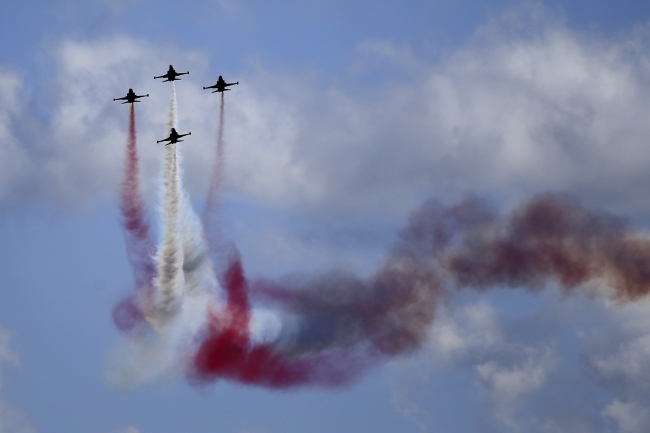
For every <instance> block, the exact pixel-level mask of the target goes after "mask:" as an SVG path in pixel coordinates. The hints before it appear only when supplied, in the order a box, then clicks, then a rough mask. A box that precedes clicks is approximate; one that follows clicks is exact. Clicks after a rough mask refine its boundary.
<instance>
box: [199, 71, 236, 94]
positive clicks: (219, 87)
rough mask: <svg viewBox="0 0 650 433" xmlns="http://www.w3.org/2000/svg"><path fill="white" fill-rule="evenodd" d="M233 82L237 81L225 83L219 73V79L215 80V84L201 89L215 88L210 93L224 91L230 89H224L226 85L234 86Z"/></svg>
mask: <svg viewBox="0 0 650 433" xmlns="http://www.w3.org/2000/svg"><path fill="white" fill-rule="evenodd" d="M235 84H239V81H237V82H236V83H226V82H225V81H224V79H223V77H222V76H221V75H219V79H218V80H217V84H215V85H214V86H208V87H204V88H203V90H206V89H216V90H215V91H214V92H212V93H217V92H225V91H227V90H230V89H226V87H228V86H234V85H235Z"/></svg>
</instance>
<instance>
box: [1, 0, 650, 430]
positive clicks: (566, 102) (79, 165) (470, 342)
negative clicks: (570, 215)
mask: <svg viewBox="0 0 650 433" xmlns="http://www.w3.org/2000/svg"><path fill="white" fill-rule="evenodd" d="M5 3H6V4H4V5H3V6H2V8H1V10H2V13H1V14H0V39H1V40H2V41H3V50H2V51H1V52H0V238H1V239H2V244H3V246H4V248H3V249H2V252H0V275H2V276H3V277H4V278H3V279H2V289H1V291H0V433H16V432H36V431H38V432H55V433H56V432H68V431H81V432H93V433H95V432H97V433H154V432H156V433H172V432H178V431H188V432H197V433H198V432H220V433H222V432H223V433H225V432H227V433H279V432H283V433H291V432H304V431H309V432H331V431H337V432H358V431H373V432H377V433H381V432H395V431H404V432H426V431H431V432H438V431H444V432H451V433H455V432H485V431H494V432H503V431H506V432H516V431H533V432H583V431H584V432H621V433H624V432H645V431H648V428H650V410H648V407H650V381H648V379H647V378H648V377H650V375H648V373H650V371H649V367H648V366H650V355H649V354H650V337H649V336H650V320H648V318H647V317H646V316H647V311H648V309H649V308H650V304H648V302H647V301H645V300H641V301H639V302H636V303H634V304H624V305H621V304H619V303H617V302H614V301H612V300H611V298H608V297H607V296H605V295H603V296H601V295H602V292H601V291H599V290H601V289H602V288H598V287H597V288H594V287H590V288H587V289H588V290H586V292H587V294H584V293H581V294H576V295H573V296H569V297H566V296H564V295H563V294H562V292H561V290H560V289H559V288H558V287H556V285H554V284H550V285H549V287H547V288H546V289H545V290H543V291H542V292H540V293H537V294H530V293H528V292H527V291H525V290H510V289H497V290H494V291H491V292H486V293H478V292H474V291H471V290H462V291H460V292H458V293H454V294H453V296H449V297H448V298H447V299H445V301H444V302H442V303H441V305H440V306H439V307H438V310H437V312H436V319H435V320H434V321H433V323H432V324H431V329H430V330H429V333H428V334H429V335H430V337H429V338H428V339H427V341H426V344H424V345H423V347H422V348H421V350H419V351H417V352H416V353H412V354H409V355H401V356H398V357H395V358H393V359H391V360H389V361H387V362H385V363H383V364H381V365H380V366H378V367H376V368H374V369H371V370H370V371H369V372H367V373H366V374H365V375H364V376H363V377H362V378H361V379H360V380H359V381H358V382H357V383H355V384H353V385H351V386H349V387H346V388H343V389H335V390H323V389H318V388H307V389H299V390H291V391H281V392H278V391H269V390H266V389H259V388H256V387H254V386H244V385H239V384H237V383H231V382H227V381H219V382H217V383H216V384H214V385H212V386H209V387H206V388H200V387H198V388H197V387H194V386H191V385H190V384H188V383H187V381H186V380H185V379H184V378H183V375H182V374H174V372H166V373H165V374H162V375H161V376H160V377H156V378H155V379H154V380H151V381H148V382H147V381H143V382H145V383H139V382H138V383H137V384H136V385H137V386H134V387H133V389H130V390H128V391H124V390H119V389H116V387H115V384H114V383H113V382H112V381H111V380H110V377H111V374H110V371H111V368H112V367H111V362H112V359H113V358H112V357H113V356H114V355H113V354H114V353H120V352H119V351H117V352H116V349H115V348H116V347H118V346H119V345H120V344H122V342H123V338H124V337H123V336H122V335H121V334H120V333H119V332H118V331H117V330H116V328H115V326H114V324H113V323H112V320H111V311H112V308H113V305H114V304H115V302H116V301H117V300H118V299H120V298H121V297H122V296H124V295H125V294H126V293H128V292H129V291H130V290H131V289H132V276H131V271H130V269H129V264H128V261H127V257H126V250H125V244H124V237H123V233H122V229H121V227H120V223H119V221H120V216H119V209H118V202H117V199H118V186H119V182H120V180H121V172H122V167H123V155H124V146H125V143H126V134H127V128H128V125H127V122H128V113H127V109H126V108H125V107H124V106H122V105H119V104H117V103H113V101H112V100H111V98H114V97H119V96H122V95H123V94H124V93H125V91H126V90H127V89H128V88H129V87H133V88H134V90H135V91H136V92H137V93H150V94H151V97H150V98H148V99H147V100H145V101H143V103H142V104H140V105H138V106H137V110H138V111H137V116H138V140H139V141H138V143H139V152H140V155H141V164H142V183H143V189H144V192H145V197H146V200H147V204H148V206H149V208H150V210H151V216H152V218H153V219H154V221H157V218H158V217H157V209H158V208H157V206H158V189H159V180H158V178H159V172H160V156H161V153H160V149H159V148H158V147H156V146H155V143H154V140H155V139H161V138H163V136H164V134H165V132H166V121H167V110H168V104H169V89H168V86H166V85H163V84H161V83H160V82H158V80H157V81H156V82H154V81H153V80H152V79H151V77H152V76H153V75H159V74H162V73H164V71H165V70H166V68H167V66H168V65H169V64H170V63H172V64H174V65H175V66H176V67H177V70H179V71H180V70H187V69H189V70H190V71H191V74H190V75H189V76H187V77H185V78H183V81H181V82H180V83H179V84H178V86H177V91H178V104H179V108H178V117H179V125H180V128H181V129H183V130H191V131H192V136H191V140H190V139H188V140H187V142H186V143H185V146H184V147H183V169H184V182H185V186H186V188H187V190H188V192H189V194H190V196H191V198H192V203H193V205H194V207H195V209H196V210H197V212H200V211H201V210H202V207H203V204H204V203H203V202H204V199H203V197H204V196H205V194H206V190H207V186H208V179H209V176H210V167H211V162H210V161H211V160H212V152H213V151H214V143H215V140H216V131H217V119H218V109H219V107H218V97H215V96H216V95H212V94H208V93H207V92H204V91H203V90H202V89H201V86H207V85H211V84H213V83H214V81H215V80H216V77H217V76H218V75H224V77H225V79H226V80H227V81H240V85H239V86H236V87H235V88H233V91H232V92H230V93H229V94H228V95H227V98H226V99H227V105H226V136H225V137H226V140H225V143H226V149H227V150H226V152H227V158H226V161H227V162H226V184H225V185H226V189H225V191H226V193H225V216H224V226H225V230H226V233H227V234H228V236H229V237H230V238H232V239H233V240H234V241H235V243H236V244H237V245H238V247H239V249H240V251H241V253H242V258H243V261H244V266H245V269H246V272H247V274H249V275H251V276H260V275H261V276H269V277H279V276H282V275H284V274H287V273H299V274H305V275H311V274H312V273H315V272H316V273H317V272H321V271H325V270H327V269H330V268H345V269H347V270H349V271H351V272H353V273H356V274H358V275H361V276H365V275H369V274H371V273H372V272H373V271H374V270H375V269H376V268H377V267H378V266H379V265H380V264H381V262H382V260H383V259H384V258H385V254H386V251H387V248H388V247H389V245H390V244H391V242H393V241H394V240H395V236H396V234H395V233H396V231H397V230H399V228H400V227H403V226H404V225H405V224H406V221H407V218H408V215H409V214H410V212H411V211H412V210H413V209H414V208H416V207H417V206H418V205H419V204H420V203H421V202H422V201H423V200H425V199H427V198H429V197H437V198H439V199H440V200H441V201H442V202H444V203H454V202H456V201H458V200H459V199H461V198H463V197H466V196H474V197H476V196H478V197H482V198H484V199H486V200H487V201H488V202H490V203H492V204H494V205H495V206H497V207H499V208H503V209H511V208H512V207H514V206H516V204H517V203H520V202H521V201H523V200H526V199H527V198H528V197H530V196H531V195H533V194H535V193H538V192H545V191H552V192H561V193H568V194H571V195H573V196H576V197H577V198H578V199H579V200H581V201H582V202H583V203H585V205H586V206H588V207H590V208H596V209H600V210H603V211H607V212H612V213H615V214H617V215H621V216H623V217H625V218H629V219H630V220H632V221H634V222H635V223H636V224H638V225H640V226H641V227H646V228H647V227H648V222H649V221H650V211H649V209H650V200H649V199H648V195H647V190H648V188H647V186H648V185H649V184H650V175H649V174H648V170H647V166H648V163H650V150H648V149H649V148H648V146H647V143H648V138H649V137H650V127H648V125H647V120H646V119H647V113H648V112H649V110H650V103H649V102H648V101H650V98H649V97H650V66H648V65H650V27H649V26H650V24H649V19H650V4H648V3H647V2H641V1H623V2H611V1H605V0H599V1H586V0H580V1H557V2H516V1H505V0H504V1H500V0H499V1H490V2H479V1H464V0H461V1H447V0H439V1H430V2H424V1H409V2H401V3H397V2H392V3H391V2H361V1H346V2H343V1H326V2H325V1H312V2H296V1H281V2H271V3H269V2H263V1H233V0H214V1H187V2H183V3H180V2H179V3H173V2H166V3H156V2H149V1H145V0H133V1H129V0H117V1H109V0H97V1H92V2H81V1H76V0H66V1H53V2H33V1H24V2H5ZM152 143H153V144H152ZM141 368H143V369H145V370H146V369H147V368H148V366H147V365H143V366H141ZM151 368H152V369H153V368H156V367H155V366H151Z"/></svg>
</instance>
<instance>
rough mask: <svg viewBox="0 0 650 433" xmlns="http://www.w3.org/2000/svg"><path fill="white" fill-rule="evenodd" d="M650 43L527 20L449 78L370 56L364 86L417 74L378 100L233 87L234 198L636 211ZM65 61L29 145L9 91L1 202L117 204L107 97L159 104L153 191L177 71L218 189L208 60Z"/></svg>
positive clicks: (142, 109) (255, 77)
mask: <svg viewBox="0 0 650 433" xmlns="http://www.w3.org/2000/svg"><path fill="white" fill-rule="evenodd" d="M648 38H649V37H648V32H647V31H646V30H645V29H641V30H640V31H638V32H633V33H630V34H629V35H628V36H623V37H619V38H616V39H607V38H605V37H601V36H595V35H592V34H586V33H580V32H576V31H574V30H571V29H569V28H568V27H567V26H566V24H565V23H564V22H563V21H562V19H560V18H558V17H556V16H554V15H552V14H549V13H548V12H546V11H544V10H543V9H541V8H539V7H535V6H530V5H529V6H526V7H520V8H516V9H514V10H513V11H510V12H509V13H507V14H505V15H502V16H500V17H497V18H495V19H494V20H493V21H491V22H489V23H488V24H487V25H485V26H483V27H481V28H479V29H478V30H477V31H476V33H475V35H474V36H473V37H472V38H471V39H470V40H469V41H468V43H467V44H466V45H465V46H463V47H461V48H460V49H458V50H456V51H455V52H452V53H450V54H449V55H448V56H446V57H445V58H443V59H442V60H440V61H439V62H438V63H436V64H430V63H427V62H425V61H423V60H422V59H418V58H416V57H415V55H414V54H413V53H412V52H411V50H410V49H409V47H408V46H400V45H395V44H393V43H391V42H390V41H367V42H364V43H362V44H360V46H359V51H358V53H359V58H358V59H355V60H354V61H353V64H354V68H355V69H363V68H367V69H369V70H371V69H372V68H374V67H376V64H377V61H381V62H383V64H386V65H395V66H396V67H403V69H404V70H407V71H409V72H408V73H407V77H408V79H407V80H402V81H398V80H392V79H390V78H387V79H386V80H387V81H386V82H384V83H382V85H381V88H380V90H378V91H377V92H376V93H373V94H372V95H370V96H369V95H368V94H367V93H363V92H361V93H360V92H355V90H354V88H353V86H350V87H351V88H344V87H342V85H340V84H333V85H331V86H329V87H324V86H323V85H322V84H321V83H319V82H315V81H314V80H313V79H311V78H309V77H308V76H306V75H301V74H299V73H298V74H296V73H292V72H287V71H268V70H265V69H264V68H262V67H258V68H257V69H253V71H252V72H248V73H246V74H237V75H238V76H237V77H234V76H233V77H232V79H236V80H239V81H240V82H241V85H240V86H238V87H237V88H236V89H235V90H236V92H231V93H229V94H228V95H227V97H226V98H227V107H226V112H227V113H226V141H227V153H228V159H227V172H228V174H227V179H228V182H229V184H230V191H232V192H233V193H235V194H237V195H238V197H240V198H243V199H244V200H246V199H248V200H254V201H258V202H261V203H266V204H272V205H273V206H280V207H282V206H293V207H294V208H299V209H301V210H309V209H311V210H319V211H323V210H328V211H331V210H336V209H342V210H345V211H352V212H362V213H364V212H366V213H367V212H375V211H378V210H380V211H383V212H385V213H397V214H399V215H403V214H404V213H405V212H407V210H408V209H410V208H412V207H413V206H414V205H416V204H417V203H418V202H419V201H420V200H421V199H422V197H424V196H428V195H432V194H435V195H439V196H442V197H447V198H455V197H456V196H458V195H463V194H467V193H480V194H487V195H490V196H493V197H498V198H501V199H505V200H512V199H516V198H520V197H521V196H524V195H528V194H530V193H532V192H536V191H541V190H563V191H570V192H572V193H575V194H578V195H580V196H581V197H582V198H583V199H585V200H586V201H587V202H588V203H594V202H598V203H599V204H601V205H605V206H607V207H611V208H619V209H625V210H631V211H639V210H640V209H644V208H645V207H647V204H648V203H647V200H646V199H645V198H644V197H645V194H643V192H644V191H643V185H645V184H646V183H647V182H648V181H649V180H650V179H649V178H648V176H650V175H649V174H648V173H647V170H645V167H646V166H647V165H648V162H650V150H649V149H648V147H647V146H646V142H645V137H646V136H647V135H648V133H649V132H650V131H649V130H648V128H650V127H649V126H648V125H647V122H645V113H647V112H648V109H650V102H648V101H650V98H648V96H649V94H650V81H649V78H650V66H649V65H650V56H649V51H648V48H647V47H648ZM53 55H54V57H55V62H56V78H55V84H56V86H57V88H58V91H57V92H56V97H55V98H54V99H53V101H52V104H53V107H52V113H53V114H52V117H51V119H50V121H49V122H47V124H46V125H44V126H43V134H42V135H41V136H39V137H31V138H30V137H28V138H29V139H30V140H31V141H33V143H30V145H29V146H28V145H26V144H25V143H22V144H23V145H22V146H21V145H20V144H21V142H20V141H17V140H19V139H18V138H16V137H15V132H14V129H15V128H13V124H12V121H11V119H12V116H23V117H24V116H28V115H29V113H25V111H24V107H21V103H20V102H16V101H17V98H16V95H17V92H18V91H19V90H18V89H20V85H21V84H20V78H19V77H18V76H17V75H16V74H12V73H8V74H5V75H6V77H5V78H4V79H3V80H0V84H1V85H2V86H3V87H5V88H6V90H7V91H6V92H3V93H4V94H5V95H7V96H4V97H6V98H9V102H8V103H6V104H3V113H4V114H3V113H0V126H1V127H0V132H1V133H2V134H4V135H5V136H7V137H9V138H10V139H9V140H3V146H5V147H6V149H4V150H3V151H4V152H9V154H10V156H11V160H12V161H15V162H16V164H12V167H11V168H12V170H8V171H4V170H3V176H4V179H3V181H2V184H3V185H4V191H11V190H12V189H13V187H14V186H15V185H22V184H26V182H25V177H28V178H30V177H31V178H37V179H38V182H36V183H37V186H33V185H32V188H33V189H38V188H40V189H41V192H42V191H46V192H47V194H48V195H53V196H59V197H64V198H65V199H66V200H68V201H70V202H78V201H93V200H97V199H98V198H101V197H107V196H111V195H112V194H113V191H114V189H115V184H116V183H117V176H118V175H117V173H118V171H119V170H118V168H119V166H120V163H121V159H122V153H121V144H122V142H124V140H125V134H126V132H125V130H126V126H125V125H126V114H125V113H123V111H125V110H120V108H122V107H118V106H117V105H118V104H116V103H113V102H112V100H111V98H113V97H116V96H121V95H122V94H123V93H124V92H125V91H126V90H127V88H128V87H134V88H135V89H136V91H138V92H149V93H151V94H152V97H151V98H149V99H148V100H145V101H144V102H143V103H142V104H139V105H138V116H139V118H138V124H139V132H140V134H141V141H140V142H141V143H142V144H141V147H142V155H143V163H144V166H145V168H144V170H145V178H151V177H154V176H155V173H156V170H157V166H156V163H155V161H157V151H158V150H157V148H156V146H155V144H151V143H153V140H154V139H155V138H160V137H162V136H163V135H164V121H165V120H164V119H165V113H164V111H165V109H166V101H167V99H168V93H169V92H168V89H167V86H165V85H163V84H161V83H159V82H154V81H153V80H152V77H153V75H154V74H159V73H162V71H163V70H164V69H165V68H166V66H167V65H168V64H169V63H170V60H169V59H172V61H171V62H172V63H177V66H178V67H179V68H182V69H186V68H189V69H190V70H191V72H192V73H191V74H190V75H189V76H187V77H185V78H183V81H182V82H181V83H180V84H179V89H178V94H179V113H180V119H179V121H180V123H179V126H180V127H181V129H183V130H185V129H188V130H192V134H193V135H192V137H191V138H192V140H188V142H187V143H186V144H185V151H184V152H185V167H186V171H187V174H188V176H187V178H188V185H189V188H190V190H191V192H199V191H203V190H204V189H205V187H206V181H205V179H206V178H207V174H208V172H209V169H210V159H211V158H206V155H209V154H210V152H211V151H212V150H213V147H214V140H215V139H216V123H217V122H216V118H217V112H218V107H217V104H218V101H217V100H218V96H217V97H215V95H212V94H208V93H207V92H204V91H203V90H202V89H201V86H204V85H208V84H211V83H212V82H213V81H214V80H215V78H216V77H214V76H213V75H215V74H214V72H213V71H208V60H209V59H208V58H207V56H206V55H205V54H203V53H200V52H190V53H182V52H181V51H180V49H177V48H169V47H162V46H156V45H153V44H151V43H149V42H145V41H142V40H137V39H132V38H127V37H113V38H108V39H101V40H90V41H70V40H69V41H65V42H63V43H61V44H60V45H59V48H58V50H56V52H55V53H54V54H53ZM377 59H380V60H377ZM220 73H221V71H220ZM223 73H224V74H226V75H225V76H226V78H228V77H229V75H228V74H227V73H226V72H223ZM233 75H235V74H233ZM228 79H230V78H228ZM18 99H20V98H18ZM22 139H23V138H20V140H22ZM6 143H9V144H6ZM145 143H148V144H151V145H150V146H149V145H145ZM3 160H6V159H4V158H3ZM17 167H20V169H18V168H17ZM37 187H38V188H37ZM7 194H10V193H8V192H5V195H7ZM41 195H42V194H41Z"/></svg>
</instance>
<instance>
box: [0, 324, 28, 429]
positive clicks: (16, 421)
mask: <svg viewBox="0 0 650 433" xmlns="http://www.w3.org/2000/svg"><path fill="white" fill-rule="evenodd" d="M10 340H11V332H10V331H9V330H8V329H6V328H4V327H2V325H0V368H1V367H3V364H12V365H14V366H18V365H19V359H18V355H17V354H16V353H15V352H14V351H13V350H12V349H11V348H10V347H9V343H10ZM2 381H3V376H2V371H1V370H0V433H34V432H35V431H36V429H35V428H34V426H32V425H31V423H30V422H29V419H27V417H26V416H25V414H24V413H23V412H22V411H21V410H20V409H18V408H16V407H15V406H13V405H12V404H11V403H9V402H8V401H7V400H6V399H4V398H2Z"/></svg>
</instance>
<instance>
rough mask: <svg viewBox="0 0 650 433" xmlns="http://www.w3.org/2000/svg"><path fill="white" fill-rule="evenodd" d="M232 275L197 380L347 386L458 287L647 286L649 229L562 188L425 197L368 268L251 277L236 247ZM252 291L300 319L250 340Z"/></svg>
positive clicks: (409, 337) (642, 289) (641, 289)
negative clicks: (499, 203) (502, 199)
mask: <svg viewBox="0 0 650 433" xmlns="http://www.w3.org/2000/svg"><path fill="white" fill-rule="evenodd" d="M225 283H226V289H227V293H228V307H227V309H226V310H227V313H226V314H225V315H224V314H222V315H218V314H214V315H212V316H211V317H210V325H209V329H208V331H207V333H206V335H205V336H204V337H205V338H204V339H203V340H202V341H201V344H200V347H199V349H198V351H197V352H196V354H195V357H194V364H193V367H192V370H191V371H190V374H189V377H190V379H191V380H192V381H194V382H195V383H207V382H210V381H214V380H216V379H218V378H225V379H229V380H234V381H238V382H241V383H245V384H255V385H260V386H265V387H271V388H287V387H295V386H307V385H318V386H330V387H331V386H341V385H345V384H349V383H351V382H352V381H354V380H355V379H357V378H358V377H360V375H361V374H362V373H363V372H364V371H366V370H367V369H368V368H369V367H371V366H373V365H375V364H376V363H377V361H379V360H380V359H382V358H384V357H389V356H394V355H397V354H400V353H409V352H411V351H414V350H416V349H418V348H419V347H420V346H421V345H422V344H423V342H424V341H426V339H427V338H428V334H429V330H430V327H431V326H432V324H433V325H435V323H434V322H433V320H434V313H435V309H436V306H437V305H438V304H439V302H440V300H441V299H442V298H443V296H445V295H447V294H450V293H451V291H452V289H460V288H465V287H468V288H475V289H479V290H485V289H489V288H498V287H512V288H524V289H528V290H539V289H541V288H543V287H544V286H546V285H548V284H559V285H560V286H561V287H563V288H564V289H565V290H567V291H572V290H575V289H577V288H579V287H587V286H588V285H589V284H599V285H602V286H605V287H607V288H609V290H610V292H609V293H610V294H611V296H612V297H614V298H615V299H618V300H621V301H633V300H636V299H639V298H641V297H645V296H647V295H648V294H649V293H650V236H648V234H647V233H643V232H641V231H639V230H637V229H635V228H633V227H632V226H631V225H629V224H628V223H627V222H625V221H623V220H622V219H620V218H616V217H613V216H611V215H607V214H603V213H598V212H592V211H589V210H586V209H584V208H583V207H582V206H580V204H579V203H578V202H577V201H576V200H573V199H570V198H567V197H565V196H557V195H550V194H546V195H539V196H535V197H533V198H532V199H531V200H530V201H528V202H527V203H524V204H523V205H521V206H520V207H519V208H517V209H515V210H514V211H513V212H512V213H511V214H510V215H503V216H502V215H499V214H498V213H497V212H495V211H494V210H493V209H492V208H491V207H489V206H487V205H486V204H485V203H483V202H481V201H479V200H467V201H465V202H462V203H461V204H459V205H456V206H451V207H444V206H441V205H439V204H437V203H436V202H435V201H430V202H427V203H425V204H424V205H423V206H422V207H421V208H420V209H418V210H417V211H416V212H414V214H413V215H412V217H411V220H410V224H409V225H408V226H407V227H406V228H405V229H404V230H402V231H401V232H400V234H399V237H398V240H397V242H396V244H395V245H394V246H393V248H392V249H391V250H390V253H389V255H388V258H387V260H386V262H385V263H384V265H383V266H382V267H381V268H380V269H379V270H378V271H377V272H376V273H375V275H374V276H371V277H370V278H367V279H361V278H358V277H356V276H354V275H352V274H349V273H345V272H330V273H328V274H325V275H320V276H315V277H311V278H294V279H292V280H285V281H284V282H283V283H277V282H272V281H269V280H263V279H262V280H257V281H255V282H253V283H252V284H249V283H248V282H247V281H246V279H245V277H244V274H243V269H242V265H241V262H240V260H239V257H236V258H235V259H234V260H232V261H231V263H230V267H229V268H228V272H227V273H226V278H225ZM249 296H252V298H249ZM251 299H252V300H253V301H255V302H256V303H257V305H265V306H267V307H273V308H275V309H276V311H278V312H280V317H285V316H286V317H293V318H294V320H293V323H296V322H297V323H298V325H297V327H294V328H291V327H287V328H286V329H285V328H283V330H282V331H281V335H280V336H279V338H278V339H277V340H276V342H275V343H271V344H261V345H255V344H253V343H252V342H251V340H250V335H249V325H250V324H249V322H250V314H251V313H250V311H251V310H250V305H251Z"/></svg>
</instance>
